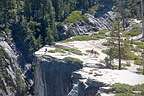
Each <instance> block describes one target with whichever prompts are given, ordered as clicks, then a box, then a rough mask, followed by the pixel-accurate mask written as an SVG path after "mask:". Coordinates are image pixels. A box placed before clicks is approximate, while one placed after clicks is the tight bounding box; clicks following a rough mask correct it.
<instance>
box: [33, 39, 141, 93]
mask: <svg viewBox="0 0 144 96" xmlns="http://www.w3.org/2000/svg"><path fill="white" fill-rule="evenodd" d="M104 42H106V40H105V39H99V40H90V41H72V42H59V43H56V44H55V45H54V46H44V47H42V48H41V49H39V50H38V51H36V52H35V56H36V59H35V62H34V64H36V67H35V70H36V72H35V87H34V88H35V92H34V93H35V96H99V95H98V94H104V95H102V96H114V94H113V93H112V94H107V91H109V90H111V89H110V88H111V85H113V84H115V83H122V84H128V85H131V86H134V85H138V84H143V83H144V76H143V75H140V74H137V73H135V72H133V71H132V70H130V69H131V68H132V67H133V66H129V68H130V69H129V68H128V69H127V70H116V69H115V70H112V69H109V68H107V67H106V66H107V65H106V64H105V62H104V60H105V57H106V56H107V55H106V54H105V53H103V49H107V48H106V46H103V45H102V44H103V43H104ZM60 48H63V49H64V48H69V49H73V50H74V49H75V50H79V51H80V52H81V54H77V53H76V52H73V51H70V50H63V51H62V49H61V51H59V50H60ZM55 49H57V50H55ZM58 49H59V50H58ZM52 50H53V51H52ZM87 50H93V51H96V52H97V53H98V54H94V53H89V52H88V51H87ZM66 58H67V59H66ZM68 58H69V59H68ZM72 58H73V59H72ZM68 60H71V62H69V61H68ZM76 61H77V62H80V61H81V63H77V62H76ZM82 62H83V63H82ZM127 77H129V78H127ZM109 92H112V91H109ZM105 94H106V95H105Z"/></svg>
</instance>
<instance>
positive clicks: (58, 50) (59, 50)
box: [48, 48, 65, 53]
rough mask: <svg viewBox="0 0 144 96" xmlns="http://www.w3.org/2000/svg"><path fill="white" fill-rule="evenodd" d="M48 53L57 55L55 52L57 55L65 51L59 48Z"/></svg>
mask: <svg viewBox="0 0 144 96" xmlns="http://www.w3.org/2000/svg"><path fill="white" fill-rule="evenodd" d="M48 52H50V53H57V52H58V53H65V51H64V50H63V49H61V48H56V49H54V50H49V51H48Z"/></svg>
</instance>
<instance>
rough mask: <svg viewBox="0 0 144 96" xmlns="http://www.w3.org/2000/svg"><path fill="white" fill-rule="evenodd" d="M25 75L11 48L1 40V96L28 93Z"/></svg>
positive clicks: (18, 95) (16, 95)
mask: <svg viewBox="0 0 144 96" xmlns="http://www.w3.org/2000/svg"><path fill="white" fill-rule="evenodd" d="M26 86H27V85H26V83H25V80H24V75H23V74H22V71H21V69H20V67H19V64H18V60H17V55H16V53H15V51H14V50H13V49H12V48H11V46H10V45H9V44H8V43H7V42H6V41H5V40H4V39H1V40H0V96H20V95H21V96H22V95H24V94H25V93H24V92H26Z"/></svg>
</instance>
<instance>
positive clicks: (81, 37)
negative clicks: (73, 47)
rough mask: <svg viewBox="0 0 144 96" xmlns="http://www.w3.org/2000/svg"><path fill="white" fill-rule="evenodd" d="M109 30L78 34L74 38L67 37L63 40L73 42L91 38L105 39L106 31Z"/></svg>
mask: <svg viewBox="0 0 144 96" xmlns="http://www.w3.org/2000/svg"><path fill="white" fill-rule="evenodd" d="M106 32H108V31H107V30H101V31H98V32H97V33H95V34H92V35H78V36H74V37H72V38H69V39H66V40H65V41H63V42H70V41H71V42H72V41H89V40H98V39H104V38H105V37H106V35H105V33H106Z"/></svg>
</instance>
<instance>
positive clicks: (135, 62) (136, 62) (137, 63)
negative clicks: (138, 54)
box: [134, 59, 142, 65]
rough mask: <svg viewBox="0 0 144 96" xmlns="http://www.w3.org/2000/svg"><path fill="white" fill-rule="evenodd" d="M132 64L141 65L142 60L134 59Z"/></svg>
mask: <svg viewBox="0 0 144 96" xmlns="http://www.w3.org/2000/svg"><path fill="white" fill-rule="evenodd" d="M134 64H136V65H142V60H141V59H136V60H134Z"/></svg>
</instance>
